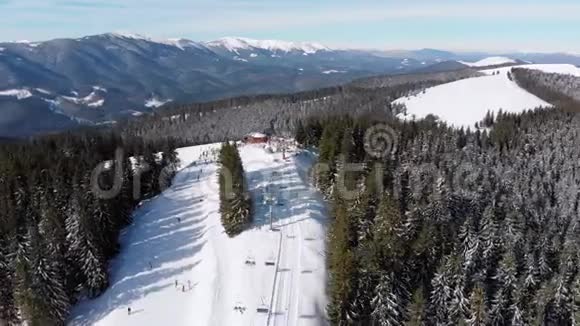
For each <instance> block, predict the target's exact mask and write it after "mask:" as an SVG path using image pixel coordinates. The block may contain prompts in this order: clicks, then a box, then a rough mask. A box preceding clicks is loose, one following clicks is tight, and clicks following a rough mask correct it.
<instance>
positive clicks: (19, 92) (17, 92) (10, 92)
mask: <svg viewBox="0 0 580 326" xmlns="http://www.w3.org/2000/svg"><path fill="white" fill-rule="evenodd" d="M0 96H12V97H16V98H17V99H19V100H23V99H26V98H29V97H32V93H31V92H30V91H29V90H28V89H26V88H21V89H7V90H3V91H0Z"/></svg>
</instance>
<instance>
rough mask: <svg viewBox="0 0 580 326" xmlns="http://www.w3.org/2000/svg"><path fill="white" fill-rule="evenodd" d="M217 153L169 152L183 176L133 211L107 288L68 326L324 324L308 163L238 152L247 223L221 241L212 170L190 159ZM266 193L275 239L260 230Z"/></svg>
mask: <svg viewBox="0 0 580 326" xmlns="http://www.w3.org/2000/svg"><path fill="white" fill-rule="evenodd" d="M219 146H220V145H219V144H212V145H204V146H196V147H189V148H183V149H179V150H178V153H179V157H180V159H181V163H182V166H183V169H182V170H181V171H180V172H179V173H178V174H177V176H176V177H175V180H174V183H173V186H172V187H171V188H170V189H168V190H167V191H165V192H164V193H163V194H161V195H159V196H157V197H156V198H153V199H151V200H149V201H148V202H145V203H143V204H142V205H141V207H140V208H139V209H138V210H137V211H136V212H135V214H134V219H135V221H134V223H133V225H132V226H130V227H128V228H127V229H126V230H125V231H124V232H123V234H122V236H121V248H122V249H121V252H120V254H119V255H118V257H116V258H115V259H114V260H113V262H112V264H111V274H110V275H111V279H110V281H111V286H110V288H109V289H108V290H107V291H106V292H105V293H103V295H101V296H100V297H99V298H96V299H94V300H87V301H83V302H81V303H80V304H78V305H77V306H76V307H75V309H73V313H72V317H71V319H70V321H69V324H70V325H102V326H117V325H123V326H125V325H127V326H131V325H135V326H137V325H139V326H142V325H145V326H149V325H172V326H180V325H184V326H185V325H196V326H197V325H202V326H203V325H211V326H224V325H236V326H238V325H240V326H245V325H248V326H250V325H264V326H270V325H276V326H285V325H288V326H290V325H300V326H302V325H305V326H310V325H312V326H314V325H317V326H318V325H326V313H325V307H326V304H327V299H326V295H325V284H326V266H325V261H326V259H325V255H324V254H323V253H324V252H325V232H326V222H327V221H326V211H325V206H324V203H323V200H322V197H321V196H320V195H319V194H318V193H317V192H316V191H315V190H313V189H311V188H310V187H309V186H308V182H307V180H308V173H307V171H308V169H309V168H310V167H311V166H312V164H313V163H314V155H313V154H311V153H308V152H301V153H298V154H297V155H296V156H292V157H291V158H288V159H286V160H284V159H282V154H280V153H275V154H269V153H267V152H266V151H265V150H264V148H263V147H262V146H260V145H247V146H242V147H241V148H240V154H241V157H242V160H243V163H244V168H245V171H246V176H247V180H248V183H249V189H250V192H251V195H252V199H253V201H254V205H255V214H254V223H253V225H252V227H251V228H250V229H248V230H246V231H244V232H243V233H242V234H240V235H238V236H236V237H235V238H229V237H228V236H227V235H226V234H225V233H224V230H223V227H222V226H221V221H220V214H219V193H218V185H217V168H218V167H217V164H216V163H214V162H207V163H204V162H200V161H197V159H198V157H199V155H200V153H201V152H203V151H207V150H211V149H218V148H219ZM196 161H197V162H196ZM194 162H195V164H194ZM198 176H199V180H198ZM267 186H268V187H269V189H273V190H271V191H272V192H274V193H276V194H277V196H278V197H279V198H281V203H283V205H275V206H273V215H274V217H275V219H274V220H275V222H274V229H277V230H278V231H271V230H270V225H269V217H268V216H269V207H268V206H267V205H264V204H263V203H262V194H263V192H264V190H265V188H266V187H267ZM178 218H179V219H180V221H178V220H177V219H178ZM246 260H254V261H255V265H247V264H246ZM266 262H277V264H276V266H267V265H266ZM149 263H151V264H152V267H153V268H150V266H149ZM175 281H177V282H178V286H177V287H176V286H175ZM183 290H185V292H183ZM271 303H272V306H270V304H271ZM128 307H131V309H132V314H131V315H128V313H127V308H128ZM235 307H241V308H242V309H237V310H236V309H234V308H235ZM258 308H266V309H267V310H268V311H269V313H260V312H258Z"/></svg>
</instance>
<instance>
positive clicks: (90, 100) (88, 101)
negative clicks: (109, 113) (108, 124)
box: [62, 89, 105, 108]
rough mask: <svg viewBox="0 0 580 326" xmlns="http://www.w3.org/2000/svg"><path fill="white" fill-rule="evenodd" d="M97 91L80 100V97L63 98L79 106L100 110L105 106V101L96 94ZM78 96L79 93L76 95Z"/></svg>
mask: <svg viewBox="0 0 580 326" xmlns="http://www.w3.org/2000/svg"><path fill="white" fill-rule="evenodd" d="M96 91H97V90H96V89H95V90H94V91H93V92H91V93H90V94H89V95H87V96H85V97H82V98H79V97H72V96H62V98H63V99H64V100H66V101H69V102H72V103H75V104H78V105H86V106H88V107H91V108H99V107H101V106H103V104H105V99H104V98H102V97H101V96H100V95H98V94H97V93H96ZM76 94H77V95H76V96H78V93H76Z"/></svg>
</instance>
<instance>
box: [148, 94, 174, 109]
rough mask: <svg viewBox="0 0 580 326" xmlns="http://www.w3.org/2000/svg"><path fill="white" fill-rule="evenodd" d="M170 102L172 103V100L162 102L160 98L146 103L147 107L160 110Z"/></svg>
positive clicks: (153, 98) (151, 99)
mask: <svg viewBox="0 0 580 326" xmlns="http://www.w3.org/2000/svg"><path fill="white" fill-rule="evenodd" d="M169 102H171V100H160V99H158V98H155V97H152V98H150V99H148V100H146V101H145V107H148V108H158V107H160V106H163V105H165V104H167V103H169Z"/></svg>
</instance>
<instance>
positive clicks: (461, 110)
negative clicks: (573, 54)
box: [393, 64, 580, 128]
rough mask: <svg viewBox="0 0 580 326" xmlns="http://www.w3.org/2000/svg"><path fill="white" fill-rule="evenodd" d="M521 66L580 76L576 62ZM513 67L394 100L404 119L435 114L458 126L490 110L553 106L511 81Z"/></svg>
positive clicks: (517, 109)
mask: <svg viewBox="0 0 580 326" xmlns="http://www.w3.org/2000/svg"><path fill="white" fill-rule="evenodd" d="M517 67H518V68H526V69H535V70H541V71H544V72H549V73H559V74H570V75H574V76H580V68H577V67H575V66H573V65H566V64H561V65H559V64H554V65H548V64H544V65H536V64H530V65H520V66H517ZM512 68H513V67H504V68H498V69H489V70H482V71H481V72H483V73H485V74H486V76H483V77H474V78H468V79H463V80H459V81H455V82H452V83H448V84H443V85H439V86H435V87H431V88H428V89H427V90H426V91H425V92H424V93H420V94H417V95H414V96H408V97H403V98H399V99H397V100H395V101H394V102H393V103H395V104H403V105H405V106H406V108H407V111H406V114H401V115H400V117H401V118H403V119H408V120H412V119H413V118H416V119H420V118H424V117H426V116H428V115H429V114H434V115H436V116H437V117H439V118H440V119H441V120H443V121H446V122H447V123H448V124H450V125H453V126H455V127H471V128H473V127H474V125H475V123H476V122H479V121H481V120H482V119H483V118H484V117H485V114H486V113H487V112H488V111H492V112H497V111H499V110H500V109H501V110H502V111H504V112H513V113H518V112H522V111H524V110H527V109H533V108H536V107H551V106H552V105H551V104H549V103H547V102H545V101H543V100H542V99H540V98H538V97H537V96H535V95H533V94H530V93H528V92H527V91H525V90H524V89H522V88H520V87H519V86H518V85H517V84H516V83H515V82H514V81H511V80H510V79H509V78H508V72H509V71H510V70H511V69H512ZM494 73H496V74H495V75H494ZM497 73H499V74H497Z"/></svg>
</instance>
